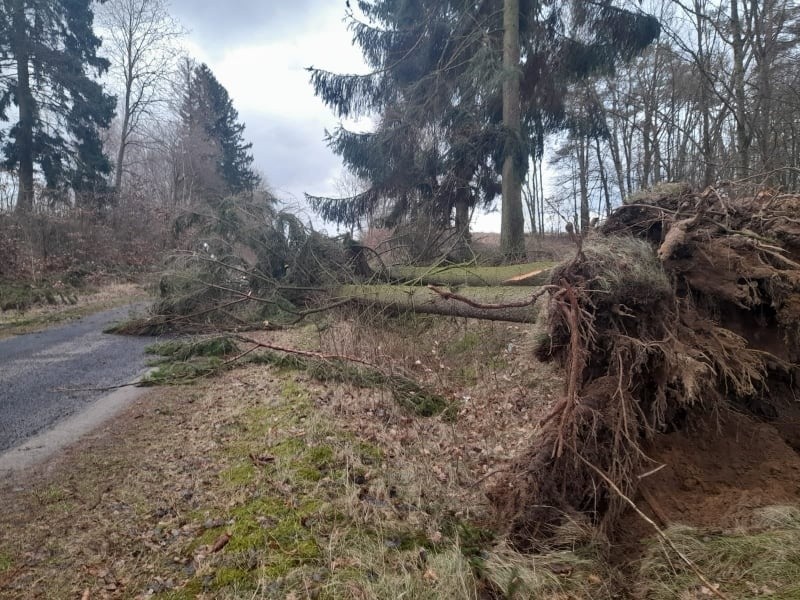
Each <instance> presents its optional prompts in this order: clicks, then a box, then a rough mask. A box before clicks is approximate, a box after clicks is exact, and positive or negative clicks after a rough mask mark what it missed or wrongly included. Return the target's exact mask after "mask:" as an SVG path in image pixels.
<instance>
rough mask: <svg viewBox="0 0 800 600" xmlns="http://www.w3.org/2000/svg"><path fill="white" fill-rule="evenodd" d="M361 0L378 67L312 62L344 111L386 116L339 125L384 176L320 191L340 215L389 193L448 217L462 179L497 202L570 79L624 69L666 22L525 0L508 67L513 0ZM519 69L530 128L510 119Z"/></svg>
mask: <svg viewBox="0 0 800 600" xmlns="http://www.w3.org/2000/svg"><path fill="white" fill-rule="evenodd" d="M515 4H516V3H515ZM357 6H358V10H359V11H360V13H361V15H363V18H361V17H359V18H357V17H356V14H355V13H354V12H352V11H350V12H348V18H349V21H350V28H351V30H352V32H353V41H354V43H356V44H358V45H359V46H360V47H361V49H362V52H363V54H364V57H365V59H366V62H367V63H368V65H369V66H370V67H371V68H372V69H373V71H372V72H371V73H370V74H367V75H341V74H336V73H330V72H327V71H324V70H320V69H314V68H311V69H310V71H311V82H312V85H313V87H314V90H315V92H316V93H317V95H318V96H320V98H321V99H322V100H323V101H324V102H325V103H326V104H327V105H328V106H329V107H331V108H332V109H333V110H334V112H335V113H336V114H337V115H338V116H339V117H343V118H347V117H358V116H363V115H378V116H379V122H380V125H379V127H378V128H377V129H376V131H374V132H371V133H360V134H355V133H352V132H349V131H347V130H346V129H344V128H343V127H340V128H339V129H337V130H336V131H335V132H333V133H332V134H329V136H328V141H329V143H330V145H331V147H332V148H333V149H334V151H335V152H337V153H338V154H340V155H341V156H342V158H343V160H344V163H345V165H346V166H348V167H349V168H351V169H352V170H354V171H355V172H356V173H357V174H358V175H359V176H360V177H362V178H364V179H366V180H368V181H370V182H371V183H372V186H371V188H370V189H369V190H367V191H366V192H365V193H363V194H360V195H358V196H356V197H353V198H319V197H309V199H310V200H311V202H312V205H313V206H314V207H315V208H317V209H318V210H319V211H320V212H321V214H322V215H323V216H324V217H325V218H327V219H330V220H333V221H336V222H338V223H352V222H354V221H358V220H359V219H361V218H363V217H365V216H368V215H370V214H373V213H374V211H375V210H377V208H378V207H380V206H382V205H383V202H382V200H387V199H388V200H389V201H390V202H392V203H393V206H394V210H393V211H392V213H393V216H395V217H397V216H398V215H400V214H409V212H410V211H413V209H414V207H415V206H416V207H418V206H419V204H423V205H425V206H426V211H428V213H429V214H430V213H434V214H438V215H440V217H441V218H442V219H443V220H445V219H448V220H449V218H450V214H451V213H450V211H451V210H452V209H453V208H455V206H456V201H455V200H454V199H455V198H457V197H458V194H457V193H456V192H458V191H461V192H462V201H463V200H466V201H467V202H468V204H469V205H471V206H474V205H476V204H478V203H483V204H491V203H493V202H494V201H495V198H496V195H497V192H498V183H499V181H500V175H501V171H502V168H503V164H504V163H505V164H506V165H509V164H511V165H513V166H514V167H515V168H514V169H509V172H510V173H511V174H512V175H513V181H512V182H510V187H517V188H518V187H519V186H521V181H522V179H523V176H524V174H525V171H526V169H527V165H528V162H529V161H528V159H529V157H534V158H536V157H539V156H540V155H541V153H542V149H543V144H544V136H545V135H546V134H547V133H548V132H550V131H554V130H556V129H558V128H560V127H562V126H563V125H564V98H565V96H566V95H567V92H568V89H569V86H570V84H571V83H572V82H574V81H576V80H578V79H580V78H582V77H585V76H587V75H589V74H591V73H598V72H610V71H612V70H613V68H614V65H615V64H616V63H617V62H618V61H620V60H623V59H626V58H628V57H631V56H633V55H635V54H636V53H637V52H639V51H640V50H641V49H643V48H644V47H645V46H646V45H647V44H649V43H650V42H651V41H652V40H653V39H654V38H655V37H656V36H657V35H658V32H659V26H658V22H657V21H656V20H655V19H654V18H652V17H649V16H647V15H645V14H642V13H639V12H632V11H630V10H626V9H623V8H620V7H618V6H615V3H614V2H613V0H597V1H595V2H585V1H582V0H572V1H571V2H557V1H555V0H519V2H518V7H514V6H513V5H512V6H511V10H512V14H511V15H510V16H511V17H513V13H514V12H518V14H519V18H518V26H519V40H518V44H519V57H520V58H519V59H517V60H518V62H519V65H518V66H515V65H513V64H509V65H508V66H507V67H506V68H504V67H503V53H504V52H503V37H504V35H503V34H504V29H505V28H504V10H503V9H504V1H503V0H485V1H484V2H479V3H472V2H463V1H461V0H359V1H358V2H357ZM511 21H514V20H513V18H512V19H509V22H511ZM514 22H516V21H514ZM515 54H516V53H511V54H510V55H509V56H507V58H506V61H507V62H508V60H509V59H511V60H515ZM510 78H511V79H513V78H516V79H517V80H518V82H519V90H520V94H519V99H511V102H512V103H514V102H516V103H517V104H518V105H519V111H518V113H519V127H518V128H517V127H516V126H515V127H507V126H506V125H505V124H504V122H503V94H502V91H503V87H504V83H507V82H508V80H509V79H510ZM506 87H508V86H506ZM514 87H516V86H511V88H512V89H513V88H514ZM401 158H402V160H401ZM422 165H424V166H425V168H424V169H421V168H420V167H421V166H422ZM412 166H413V167H414V168H412ZM443 182H449V183H450V185H443ZM515 198H516V200H517V202H519V203H520V207H519V210H514V211H512V213H511V217H512V218H510V219H508V223H506V221H505V220H504V225H505V226H506V227H509V226H513V227H514V234H513V235H512V236H511V237H510V238H509V236H508V232H504V234H505V235H504V238H505V239H507V240H508V241H507V243H506V244H505V246H506V247H505V250H506V252H507V254H508V255H509V257H511V258H516V257H518V255H519V254H520V253H521V246H522V240H521V239H520V238H521V232H522V227H521V222H520V223H519V227H516V225H517V223H516V222H515V221H516V220H521V219H522V210H521V198H520V195H519V194H518V193H517V194H516V195H515ZM504 210H505V209H504ZM514 215H516V217H514Z"/></svg>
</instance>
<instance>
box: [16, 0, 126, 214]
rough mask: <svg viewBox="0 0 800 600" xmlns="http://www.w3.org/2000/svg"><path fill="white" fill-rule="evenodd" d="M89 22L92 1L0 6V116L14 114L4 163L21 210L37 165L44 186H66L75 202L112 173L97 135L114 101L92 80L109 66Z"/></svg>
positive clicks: (29, 205)
mask: <svg viewBox="0 0 800 600" xmlns="http://www.w3.org/2000/svg"><path fill="white" fill-rule="evenodd" d="M93 19H94V14H93V12H92V7H91V2H90V0H70V1H67V0H3V1H2V2H0V75H2V77H0V119H2V120H4V121H5V120H6V118H7V116H8V114H9V112H8V109H9V108H10V107H11V106H12V105H14V106H15V107H16V113H17V114H16V121H15V122H14V123H12V124H11V127H10V130H9V131H8V136H7V139H6V140H5V143H4V144H3V146H2V151H3V155H4V156H3V165H4V167H5V168H7V169H9V170H14V171H16V173H17V177H18V182H19V184H18V197H17V204H16V210H17V212H19V213H29V212H30V211H31V210H32V209H33V201H34V177H35V165H36V164H38V165H39V167H40V169H41V172H42V174H43V176H44V178H45V182H46V185H47V187H48V188H50V189H59V188H64V187H71V188H72V189H73V190H74V191H75V192H76V194H77V199H78V201H82V200H83V199H85V198H86V197H87V196H86V195H85V193H86V192H91V191H98V190H101V189H103V187H104V185H105V178H106V176H107V175H108V173H109V172H110V170H111V165H110V163H109V161H108V159H107V157H106V156H105V154H104V153H103V148H102V143H101V141H100V137H99V134H98V130H99V129H102V128H105V127H107V126H108V124H109V122H110V121H111V117H112V114H113V110H114V98H113V97H111V96H109V95H108V94H106V93H104V92H103V89H102V87H101V85H100V84H99V83H98V82H97V81H96V79H94V78H93V77H92V76H93V75H94V76H99V75H100V74H102V73H104V72H105V71H106V69H107V68H108V61H107V60H105V59H103V58H101V57H99V56H98V55H97V49H98V47H99V46H100V39H99V38H98V37H97V36H96V35H95V34H94V31H93V29H92V23H93Z"/></svg>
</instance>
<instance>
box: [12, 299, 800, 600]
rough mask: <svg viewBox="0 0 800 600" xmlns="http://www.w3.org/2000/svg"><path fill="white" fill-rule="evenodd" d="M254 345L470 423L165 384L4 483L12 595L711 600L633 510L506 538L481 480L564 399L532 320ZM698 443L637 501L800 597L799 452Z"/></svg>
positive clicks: (352, 319)
mask: <svg viewBox="0 0 800 600" xmlns="http://www.w3.org/2000/svg"><path fill="white" fill-rule="evenodd" d="M259 335H260V336H261V337H262V338H263V339H264V340H269V341H270V342H272V343H274V344H280V345H284V346H295V347H303V348H307V349H319V350H323V351H325V352H335V353H339V354H348V355H354V354H358V355H359V356H360V357H362V358H364V359H366V360H369V361H371V362H373V363H376V364H382V365H393V366H395V367H397V368H403V369H404V370H405V371H406V372H408V373H413V374H415V375H416V376H417V378H418V379H420V380H421V381H423V382H425V383H426V384H428V385H429V386H432V387H434V388H435V389H436V390H437V391H438V392H439V393H441V394H444V395H445V396H446V397H447V398H449V399H450V400H452V402H453V403H454V406H455V407H456V408H457V411H452V412H449V413H447V415H446V416H439V417H427V418H426V417H418V416H414V415H411V414H409V413H408V412H407V411H405V410H403V409H402V408H400V407H399V406H398V405H397V404H396V402H395V401H394V400H393V398H392V396H391V394H389V393H388V392H386V391H381V390H367V389H360V388H356V387H352V386H349V385H343V384H331V383H320V382H317V381H312V380H311V379H310V378H309V376H308V375H307V374H306V373H304V372H300V371H293V370H288V369H279V368H276V367H272V366H264V365H261V366H256V365H249V366H244V367H241V368H238V369H235V370H233V371H229V372H226V373H225V374H223V375H221V376H219V377H217V378H213V379H206V380H199V381H197V382H196V383H194V384H193V385H187V386H175V387H169V388H159V389H155V390H153V391H152V392H151V393H149V394H147V395H146V396H145V397H143V398H142V399H140V400H138V401H137V402H136V403H135V404H134V405H132V406H131V407H130V409H129V410H127V411H126V412H125V413H124V414H123V415H122V416H121V417H120V418H118V419H116V420H115V421H114V422H113V423H111V424H109V425H108V426H106V427H105V428H103V429H101V430H99V431H97V432H95V433H94V434H93V435H91V436H89V437H87V438H85V439H84V440H82V441H81V442H79V443H78V444H76V445H75V446H73V447H72V448H70V449H68V450H67V451H66V452H65V453H64V454H63V455H62V456H60V457H59V458H58V459H56V460H55V461H53V462H51V463H50V464H47V465H43V466H42V467H40V468H39V469H38V470H37V471H36V472H35V473H26V474H25V477H24V479H22V478H18V479H16V480H8V481H4V482H0V505H2V506H4V507H5V508H4V510H3V511H2V513H0V597H2V598H20V599H22V598H26V599H27V598H53V599H63V598H82V599H87V600H88V599H94V598H149V597H154V598H163V599H184V598H208V599H212V598H221V599H226V598H413V599H417V598H431V599H436V598H465V599H468V598H502V597H510V598H514V597H516V598H544V599H563V600H566V599H568V598H580V599H587V600H588V599H602V598H654V599H662V598H663V599H667V598H669V599H674V598H681V599H685V600H689V599H694V598H698V599H699V598H707V597H713V591H712V590H710V589H708V588H707V587H706V586H704V585H703V584H702V583H700V581H699V580H698V579H697V578H696V576H695V575H694V574H693V573H692V572H691V571H690V570H689V569H688V568H686V567H685V565H683V563H681V561H680V560H679V558H678V557H677V556H676V555H675V554H674V552H673V551H672V550H669V549H667V548H666V547H665V546H663V545H662V544H660V543H659V542H658V541H657V540H656V539H655V538H654V536H653V531H652V530H651V529H650V526H649V525H647V524H645V523H644V522H643V521H641V520H640V519H639V517H637V516H636V515H635V514H633V513H631V514H630V515H629V517H628V519H627V521H626V527H625V528H624V530H623V531H621V532H619V535H618V539H615V540H612V541H611V542H609V541H608V540H604V539H599V538H598V537H597V536H596V535H595V534H593V533H592V530H591V528H589V527H588V526H586V524H584V523H578V522H575V523H572V524H570V525H569V526H566V527H564V529H563V535H562V536H561V537H560V539H559V540H557V543H556V544H555V545H554V547H553V548H549V549H546V550H543V551H542V552H541V553H540V554H537V555H524V554H520V553H518V552H516V551H514V550H513V549H511V548H510V547H509V546H508V545H507V544H505V543H504V542H503V539H502V536H501V535H499V534H498V533H496V532H497V528H496V527H495V525H496V524H493V523H492V520H491V515H492V512H491V509H490V507H489V504H488V502H487V500H486V497H485V486H487V485H488V484H489V483H490V482H491V481H492V480H493V478H494V477H495V474H496V473H498V472H502V470H503V469H504V468H505V467H506V466H507V465H508V461H509V460H510V459H511V458H513V457H514V456H516V455H517V454H519V453H520V452H522V451H523V450H524V449H525V448H526V447H527V446H528V445H529V443H530V436H531V435H532V434H533V435H535V430H536V428H535V423H536V422H537V420H538V419H540V418H541V417H542V416H543V415H544V414H546V412H547V410H548V408H549V407H550V406H551V405H552V403H553V402H555V401H556V400H557V399H558V397H559V396H560V394H561V386H562V379H563V374H562V373H561V372H560V371H559V370H558V369H557V368H555V367H554V366H552V365H545V364H540V363H538V362H537V361H536V360H535V359H534V358H533V356H532V354H533V352H532V348H533V345H534V341H535V340H534V338H535V335H536V334H535V332H534V331H532V330H531V328H530V327H529V326H521V325H520V326H517V325H511V326H509V325H505V324H503V325H500V324H491V323H490V324H486V323H479V322H475V321H466V320H463V319H462V320H455V319H443V318H433V317H430V318H427V317H414V318H403V319H396V318H395V319H379V318H378V319H376V318H373V319H371V320H370V319H365V318H364V316H363V315H360V314H357V313H353V314H348V315H340V316H339V317H337V318H336V319H335V320H333V319H332V320H330V321H328V322H326V323H324V324H322V325H321V326H318V327H307V328H305V329H303V330H300V331H296V332H293V333H284V332H270V333H267V332H265V333H262V334H259ZM454 412H455V413H456V415H455V418H453V413H454ZM700 429H702V431H701V430H700ZM700 429H699V430H698V435H699V436H700V437H702V439H704V440H706V441H705V442H704V445H703V446H702V450H703V452H702V454H697V453H696V448H697V446H696V442H697V440H696V439H694V438H693V437H692V439H691V440H690V439H688V437H687V436H692V434H691V433H684V434H675V435H667V436H662V438H661V439H660V440H659V441H658V443H657V444H656V447H654V448H652V449H651V451H652V457H653V458H654V459H655V460H657V461H660V462H661V463H662V464H665V465H666V466H665V467H663V468H661V469H660V470H659V471H658V472H656V473H654V474H651V475H649V476H647V477H646V481H647V485H646V486H645V490H646V491H645V494H644V497H642V498H637V499H636V500H637V503H638V504H639V505H640V506H641V507H642V509H643V510H644V511H645V512H646V513H648V514H650V515H651V517H652V518H653V519H654V520H656V521H657V522H659V524H660V525H662V526H663V527H665V528H666V529H667V535H669V536H670V537H671V539H672V540H673V541H674V542H675V544H676V545H677V546H678V547H679V548H680V549H681V550H682V551H683V552H684V554H686V555H687V556H689V557H690V558H691V559H692V560H693V561H694V562H695V564H696V565H697V566H698V567H699V568H700V569H701V570H702V571H703V572H704V573H705V575H706V576H707V578H708V579H709V580H710V581H711V582H713V584H714V585H715V586H717V585H718V586H719V590H721V591H722V592H723V593H724V594H725V595H726V597H728V598H731V599H733V598H736V599H739V598H762V597H763V598H781V599H786V600H788V599H792V598H793V599H797V598H800V584H799V583H798V582H800V509H798V508H797V507H798V506H800V457H798V454H797V453H796V451H795V450H793V449H792V448H791V446H790V445H788V444H787V443H786V442H785V441H784V437H781V436H780V435H778V433H777V430H775V429H774V428H773V427H771V426H767V425H764V424H757V423H753V422H752V421H749V420H748V419H746V418H745V417H736V416H732V417H726V418H724V419H723V420H722V421H719V422H716V421H715V422H714V423H708V424H706V426H705V427H700ZM754 448H757V449H758V451H755V452H754V451H753V449H754ZM745 449H746V451H745Z"/></svg>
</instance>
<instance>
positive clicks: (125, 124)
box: [114, 85, 131, 197]
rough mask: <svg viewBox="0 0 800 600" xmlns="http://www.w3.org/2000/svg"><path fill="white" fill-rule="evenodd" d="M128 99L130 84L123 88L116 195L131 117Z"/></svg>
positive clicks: (120, 190)
mask: <svg viewBox="0 0 800 600" xmlns="http://www.w3.org/2000/svg"><path fill="white" fill-rule="evenodd" d="M130 99H131V88H130V85H127V86H126V90H125V104H124V106H123V109H122V113H123V114H122V131H121V132H120V138H119V151H118V152H117V164H116V166H115V169H114V192H115V193H116V194H117V197H119V196H120V194H122V169H123V165H124V164H125V150H126V149H127V146H128V134H129V132H128V128H129V127H130V119H131V112H130Z"/></svg>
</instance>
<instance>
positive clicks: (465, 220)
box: [452, 187, 470, 261]
mask: <svg viewBox="0 0 800 600" xmlns="http://www.w3.org/2000/svg"><path fill="white" fill-rule="evenodd" d="M457 194H458V195H457V197H456V200H455V213H456V214H455V216H456V218H455V225H456V236H457V237H458V239H457V240H456V245H455V247H454V248H453V251H452V258H455V259H456V260H459V261H462V260H468V259H469V257H470V251H469V245H470V235H469V192H468V190H467V189H466V187H464V188H463V189H459V190H458V191H457Z"/></svg>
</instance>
